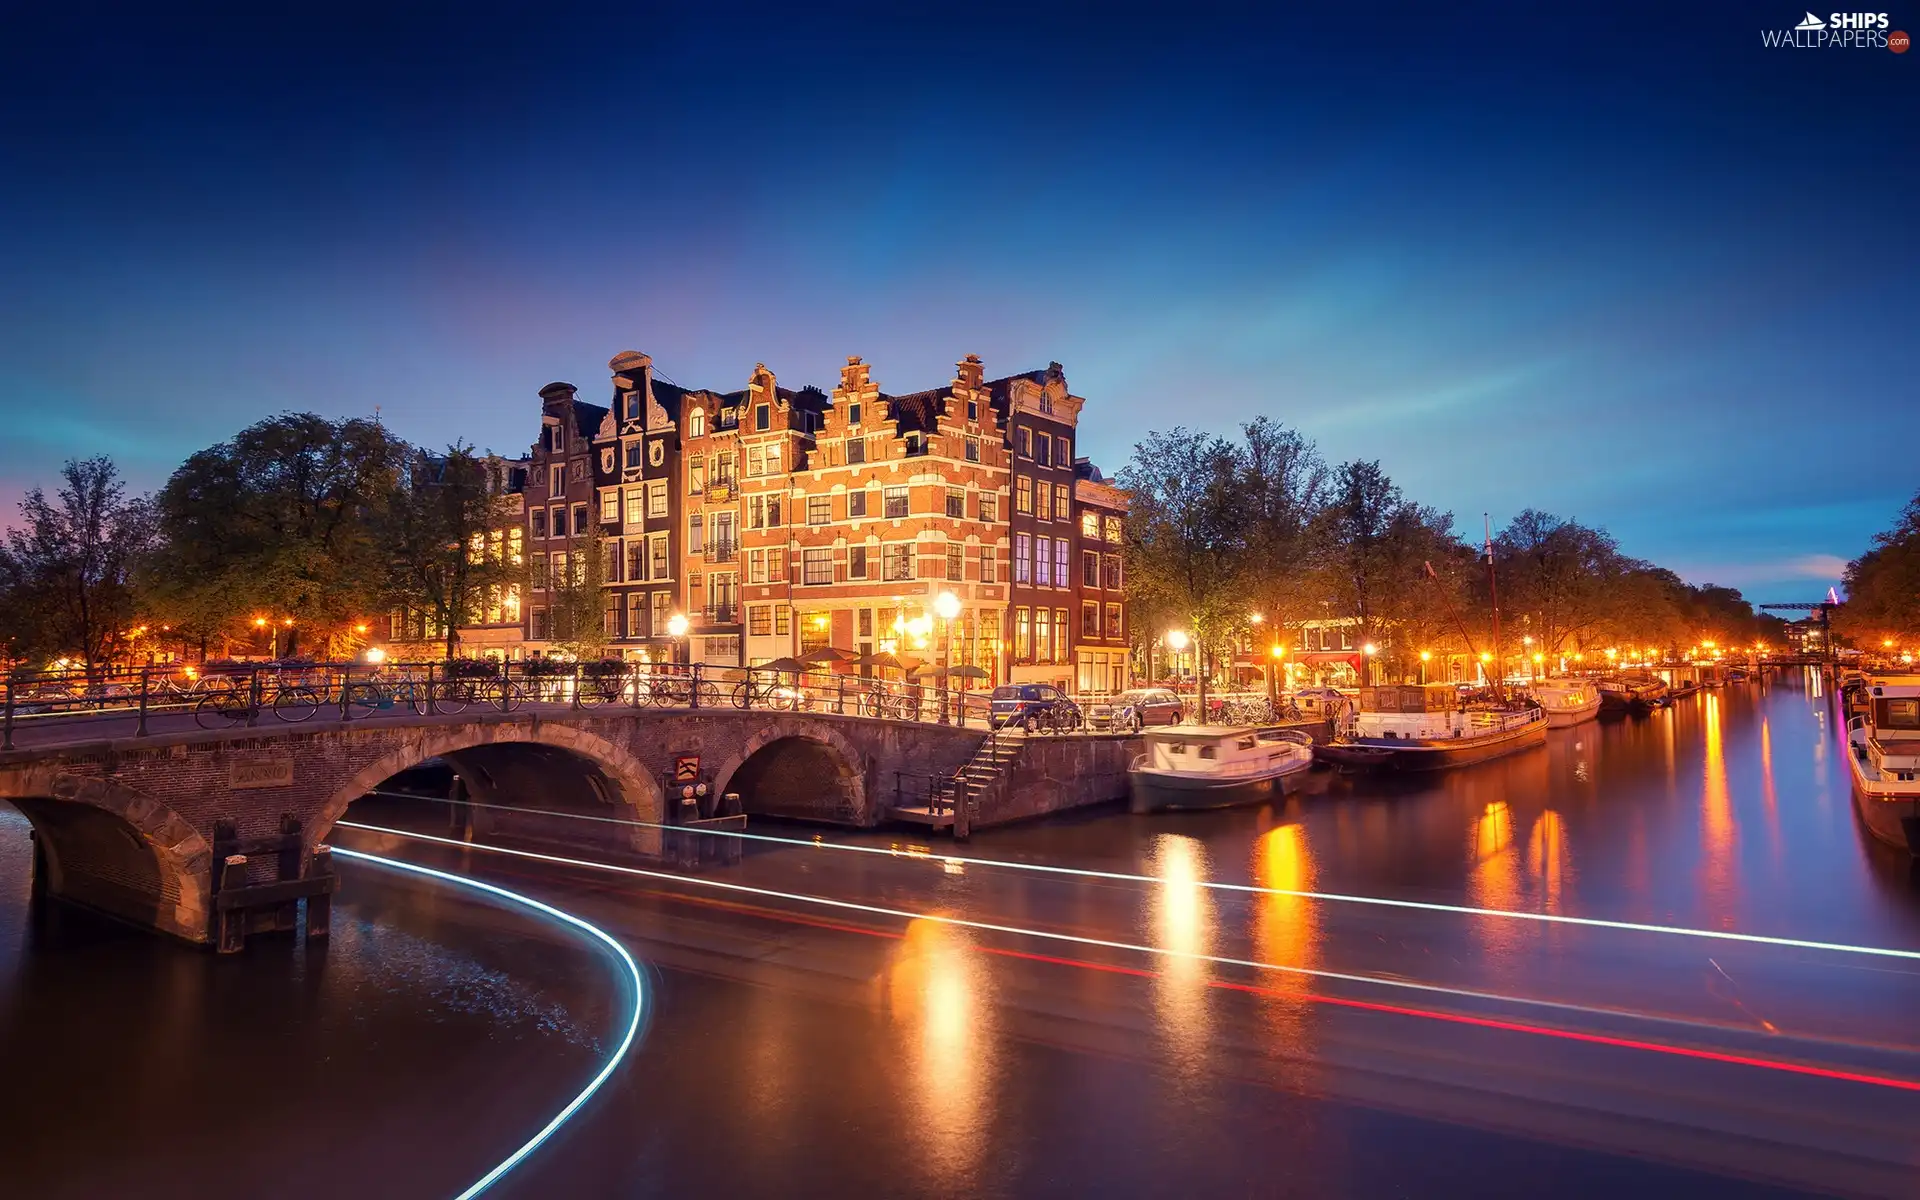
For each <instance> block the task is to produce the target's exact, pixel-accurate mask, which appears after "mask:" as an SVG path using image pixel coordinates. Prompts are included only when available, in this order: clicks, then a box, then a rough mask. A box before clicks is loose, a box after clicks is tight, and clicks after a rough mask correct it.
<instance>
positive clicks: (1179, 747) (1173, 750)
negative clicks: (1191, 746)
mask: <svg viewBox="0 0 1920 1200" xmlns="http://www.w3.org/2000/svg"><path fill="white" fill-rule="evenodd" d="M1186 752H1187V744H1186V743H1185V742H1168V743H1167V753H1168V754H1185V753H1186Z"/></svg>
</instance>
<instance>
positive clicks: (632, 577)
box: [627, 538, 647, 583]
mask: <svg viewBox="0 0 1920 1200" xmlns="http://www.w3.org/2000/svg"><path fill="white" fill-rule="evenodd" d="M646 577H647V543H646V539H644V538H633V539H631V540H629V541H628V542H627V582H628V583H639V582H640V581H641V580H643V579H645V578H646Z"/></svg>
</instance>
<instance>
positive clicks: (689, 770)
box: [673, 754, 700, 783]
mask: <svg viewBox="0 0 1920 1200" xmlns="http://www.w3.org/2000/svg"><path fill="white" fill-rule="evenodd" d="M673 781H674V782H675V783H698V782H700V756H699V755H698V754H676V755H674V758H673Z"/></svg>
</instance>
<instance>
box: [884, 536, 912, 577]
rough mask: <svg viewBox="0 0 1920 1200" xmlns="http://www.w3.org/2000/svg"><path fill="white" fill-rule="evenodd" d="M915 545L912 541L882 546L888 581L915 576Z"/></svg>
mask: <svg viewBox="0 0 1920 1200" xmlns="http://www.w3.org/2000/svg"><path fill="white" fill-rule="evenodd" d="M913 545H914V544H913V543H912V542H903V543H901V544H899V545H895V546H882V547H881V548H880V553H881V557H882V565H883V566H884V567H885V569H886V580H887V582H888V583H893V582H896V581H898V580H903V579H912V578H913Z"/></svg>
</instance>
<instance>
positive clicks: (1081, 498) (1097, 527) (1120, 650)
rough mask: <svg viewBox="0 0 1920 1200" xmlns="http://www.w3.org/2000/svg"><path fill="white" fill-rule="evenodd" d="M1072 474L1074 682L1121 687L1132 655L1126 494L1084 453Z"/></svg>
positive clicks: (1082, 686) (1088, 687) (1090, 687)
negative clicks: (1124, 559) (1076, 603)
mask: <svg viewBox="0 0 1920 1200" xmlns="http://www.w3.org/2000/svg"><path fill="white" fill-rule="evenodd" d="M1074 475H1075V479H1074V484H1073V495H1074V502H1075V505H1076V508H1077V510H1078V516H1077V520H1076V522H1075V523H1076V525H1077V527H1078V529H1077V534H1076V545H1075V549H1076V554H1075V559H1076V561H1075V564H1074V569H1075V570H1076V571H1077V572H1078V573H1079V578H1078V580H1077V583H1078V585H1079V589H1080V614H1079V616H1080V627H1079V630H1078V632H1077V633H1076V635H1075V645H1074V652H1073V653H1074V685H1075V687H1077V688H1078V689H1079V690H1080V691H1081V692H1120V691H1125V690H1126V688H1127V686H1128V683H1129V682H1130V678H1129V677H1130V671H1129V669H1128V662H1129V659H1130V654H1131V650H1130V647H1129V642H1128V632H1129V631H1128V629H1127V625H1126V611H1127V605H1126V589H1125V587H1124V586H1123V585H1124V583H1125V580H1124V579H1123V578H1122V571H1123V567H1122V564H1121V548H1122V545H1123V543H1124V541H1125V536H1124V529H1125V525H1126V519H1127V493H1126V492H1124V491H1122V490H1121V489H1120V488H1117V487H1115V486H1114V485H1113V484H1112V483H1110V482H1108V481H1107V480H1106V478H1105V477H1104V476H1102V475H1101V474H1100V469H1099V468H1098V467H1096V466H1094V465H1093V464H1092V463H1090V462H1088V461H1087V460H1086V459H1084V458H1082V459H1078V460H1076V461H1075V463H1074Z"/></svg>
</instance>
